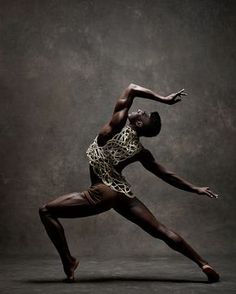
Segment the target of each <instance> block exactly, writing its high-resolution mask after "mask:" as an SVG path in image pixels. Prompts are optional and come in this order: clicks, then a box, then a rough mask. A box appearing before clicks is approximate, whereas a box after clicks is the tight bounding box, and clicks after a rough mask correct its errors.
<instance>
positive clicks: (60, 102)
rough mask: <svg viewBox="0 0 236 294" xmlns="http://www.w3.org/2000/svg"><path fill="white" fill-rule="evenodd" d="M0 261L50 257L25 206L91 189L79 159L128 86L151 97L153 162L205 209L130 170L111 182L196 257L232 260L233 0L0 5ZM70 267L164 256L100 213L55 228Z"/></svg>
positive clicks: (162, 249)
mask: <svg viewBox="0 0 236 294" xmlns="http://www.w3.org/2000/svg"><path fill="white" fill-rule="evenodd" d="M0 14H1V23H0V99H1V107H0V110H1V115H0V123H1V136H0V141H1V145H0V152H1V154H0V155H1V164H0V179H1V195H0V197H1V198H0V199H1V200H0V201H1V202H0V203H1V204H0V209H1V210H0V224H1V229H0V233H1V242H0V251H1V252H7V253H29V254H35V253H40V254H54V253H55V249H54V247H53V246H52V244H51V242H50V241H49V239H48V237H47V235H46V233H45V231H44V228H43V226H42V225H41V222H40V219H39V216H38V207H39V206H41V205H42V204H43V203H45V202H46V201H49V200H50V199H53V198H54V197H56V196H59V195H62V194H65V193H68V192H73V191H82V190H84V189H86V188H87V187H88V186H89V185H90V180H89V173H88V164H87V159H86V154H85V152H86V148H87V147H88V145H89V144H90V142H91V141H92V140H93V139H94V137H95V136H96V134H97V132H98V130H99V128H100V127H101V126H102V125H103V124H104V123H106V122H107V120H108V119H109V118H110V116H111V112H112V110H113V106H114V103H115V101H116V98H117V96H118V95H119V94H120V93H121V92H122V91H123V89H124V88H125V87H126V86H127V85H128V84H129V83H130V82H134V83H137V84H140V85H142V86H145V87H148V88H151V89H152V90H155V91H157V92H159V93H160V94H163V95H164V94H170V93H171V92H173V91H177V90H180V89H181V88H185V89H186V91H187V92H188V93H189V95H188V96H187V97H186V98H184V101H182V102H181V103H179V104H177V105H174V106H168V105H161V104H158V103H155V102H153V101H149V100H145V99H141V98H137V99H136V100H135V103H134V105H133V107H132V109H136V108H137V107H142V108H144V109H146V110H148V111H151V110H158V111H159V112H160V114H161V117H162V121H163V128H162V131H161V133H160V135H159V136H158V137H156V138H142V143H143V144H144V145H145V146H146V147H147V148H149V149H150V150H151V151H152V152H153V154H154V155H155V156H156V158H157V160H158V161H159V162H160V163H162V164H163V165H165V166H167V167H168V168H169V169H171V170H173V171H175V172H176V173H177V174H178V175H180V176H182V177H184V178H186V179H188V180H189V181H191V182H193V183H195V184H196V185H200V186H201V185H202V186H205V185H207V186H210V187H211V188H212V190H213V191H216V192H218V193H219V194H220V196H221V197H220V198H219V199H218V200H212V199H210V198H207V197H204V196H198V195H195V194H191V193H187V192H184V191H181V190H178V189H176V188H174V187H171V186H169V185H168V184H166V183H164V182H162V181H161V180H159V179H158V178H155V176H154V175H152V174H150V173H149V172H147V171H145V170H144V168H143V167H142V166H141V165H140V164H139V163H135V164H133V165H132V166H129V167H128V168H127V169H126V170H125V171H124V175H125V176H127V179H128V180H129V181H130V183H131V184H132V185H133V190H134V192H135V193H136V195H137V196H138V197H139V198H140V199H141V200H142V201H143V202H144V203H145V204H146V205H147V206H148V207H149V208H150V209H151V211H152V212H153V213H154V214H155V215H156V216H157V218H158V219H159V220H160V221H161V222H163V223H164V224H166V225H167V226H169V227H170V228H172V229H173V230H175V231H176V232H178V233H179V234H180V235H182V236H183V237H184V238H186V240H187V241H188V242H189V243H190V244H192V246H193V247H194V248H196V249H197V250H198V251H199V252H200V253H201V254H203V255H204V256H206V255H207V254H210V253H216V254H229V253H230V252H232V251H234V252H235V246H234V244H235V242H236V234H235V229H236V228H235V227H236V226H235V216H234V213H235V201H236V200H235V195H234V191H235V188H236V187H235V167H234V164H235V150H234V149H235V128H236V126H235V120H234V114H235V113H234V110H235V106H236V104H235V99H236V97H235V65H236V64H235V16H236V14H235V1H220V0H218V1H216V0H205V1H197V0H188V1H187V0H186V1H185V0H179V1H177V0H176V1H175V0H173V1H170V0H169V1H165V0H162V1H161V0H158V1H157V0H156V1H151V0H149V1H148V0H146V1H145V0H135V1H130V0H128V1H109V0H102V1H101V0H99V1H95V0H94V1H93V0H88V1H79V0H78V1H66V0H65V1H50V0H49V1H41V0H40V1H34V0H32V1H26V0H25V1H20V0H19V1H12V0H6V1H5V0H1V2H0ZM62 223H63V224H64V226H65V229H66V235H67V237H68V241H69V244H70V247H71V249H72V252H73V254H74V255H75V256H83V255H87V256H88V255H90V256H98V257H110V256H123V255H127V256H128V255H144V256H145V255H147V256H148V255H150V256H155V255H158V254H177V253H175V252H174V251H173V252H172V251H171V249H169V247H167V246H166V245H165V244H164V243H163V242H162V241H159V240H155V239H153V238H152V237H150V236H149V235H147V234H146V233H145V232H143V231H142V230H141V229H139V228H138V227H136V226H135V225H134V224H132V223H130V222H128V221H126V220H125V219H123V218H122V217H121V216H120V215H118V214H116V213H115V212H114V211H113V210H111V211H109V212H107V213H104V214H101V215H99V216H93V217H89V218H84V219H71V220H67V219H66V220H62Z"/></svg>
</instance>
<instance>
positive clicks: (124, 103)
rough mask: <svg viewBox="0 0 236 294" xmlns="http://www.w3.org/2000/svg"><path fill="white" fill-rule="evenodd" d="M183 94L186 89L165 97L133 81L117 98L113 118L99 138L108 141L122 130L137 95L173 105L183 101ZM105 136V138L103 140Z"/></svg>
mask: <svg viewBox="0 0 236 294" xmlns="http://www.w3.org/2000/svg"><path fill="white" fill-rule="evenodd" d="M183 95H187V94H186V93H184V89H182V90H180V91H178V92H176V93H173V94H170V95H168V96H165V97H164V96H161V95H159V94H158V93H155V92H153V91H151V90H149V89H146V88H144V87H141V86H138V85H136V84H132V83H131V84H130V85H129V86H128V87H127V88H126V89H125V90H124V91H123V93H122V94H121V96H120V97H119V98H118V99H117V101H116V104H115V108H114V111H113V114H112V117H111V120H110V121H109V122H108V123H107V124H106V125H105V126H104V127H103V128H102V130H101V131H100V133H99V140H100V141H101V142H102V141H106V138H107V139H109V137H111V136H113V135H114V134H115V133H118V132H120V130H121V129H122V128H123V127H124V125H125V123H126V120H127V118H128V111H129V109H130V107H131V106H132V103H133V100H134V98H135V97H142V98H146V99H150V100H154V101H158V102H161V103H165V104H169V105H171V104H175V103H177V102H179V101H181V96H183ZM104 138H105V140H103V139H104Z"/></svg>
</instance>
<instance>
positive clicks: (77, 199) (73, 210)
mask: <svg viewBox="0 0 236 294" xmlns="http://www.w3.org/2000/svg"><path fill="white" fill-rule="evenodd" d="M45 206H46V208H47V209H48V210H49V211H50V213H51V214H52V215H53V216H55V217H59V218H76V217H86V216H91V215H95V214H98V213H101V212H103V211H105V210H107V209H106V208H104V207H102V206H101V205H99V206H98V205H96V204H91V203H90V202H89V200H88V199H87V197H86V196H85V194H84V192H73V193H69V194H65V195H62V196H59V197H57V198H56V199H54V200H52V201H50V202H48V203H47V204H46V205H45Z"/></svg>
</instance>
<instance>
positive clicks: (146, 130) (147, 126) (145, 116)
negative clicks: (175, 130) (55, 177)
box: [128, 109, 161, 137]
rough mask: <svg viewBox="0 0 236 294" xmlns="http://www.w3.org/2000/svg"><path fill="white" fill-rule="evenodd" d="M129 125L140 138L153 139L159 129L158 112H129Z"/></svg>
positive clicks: (139, 110) (159, 119)
mask: <svg viewBox="0 0 236 294" xmlns="http://www.w3.org/2000/svg"><path fill="white" fill-rule="evenodd" d="M128 119H129V121H130V125H132V126H133V127H134V128H135V129H136V131H138V134H139V135H140V136H145V137H154V136H156V135H158V134H159V132H160V129H161V118H160V116H159V113H158V112H152V113H148V112H146V111H143V110H141V109H138V110H137V111H135V112H131V113H130V114H129V115H128Z"/></svg>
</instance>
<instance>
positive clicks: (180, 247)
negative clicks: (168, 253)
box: [162, 230, 220, 282]
mask: <svg viewBox="0 0 236 294" xmlns="http://www.w3.org/2000/svg"><path fill="white" fill-rule="evenodd" d="M164 236H165V237H164V238H162V239H163V241H165V242H166V244H168V245H169V246H170V247H171V248H172V249H174V250H176V251H178V252H180V253H182V254H183V255H185V256H186V257H188V258H190V259H191V260H192V261H194V262H195V263H196V264H197V265H198V266H199V267H200V268H201V269H202V271H203V272H204V273H205V274H206V275H207V277H208V281H209V282H218V281H219V279H220V276H219V274H218V273H217V272H216V271H215V270H214V269H213V268H212V267H211V266H210V265H209V264H208V262H207V261H206V260H204V259H203V258H202V257H201V256H200V255H199V254H198V253H197V252H196V251H195V250H194V249H193V248H192V247H191V246H190V245H189V244H188V243H187V242H186V241H185V240H184V239H183V238H182V237H181V236H179V235H178V234H176V233H175V232H173V231H170V230H167V232H165V234H164Z"/></svg>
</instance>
